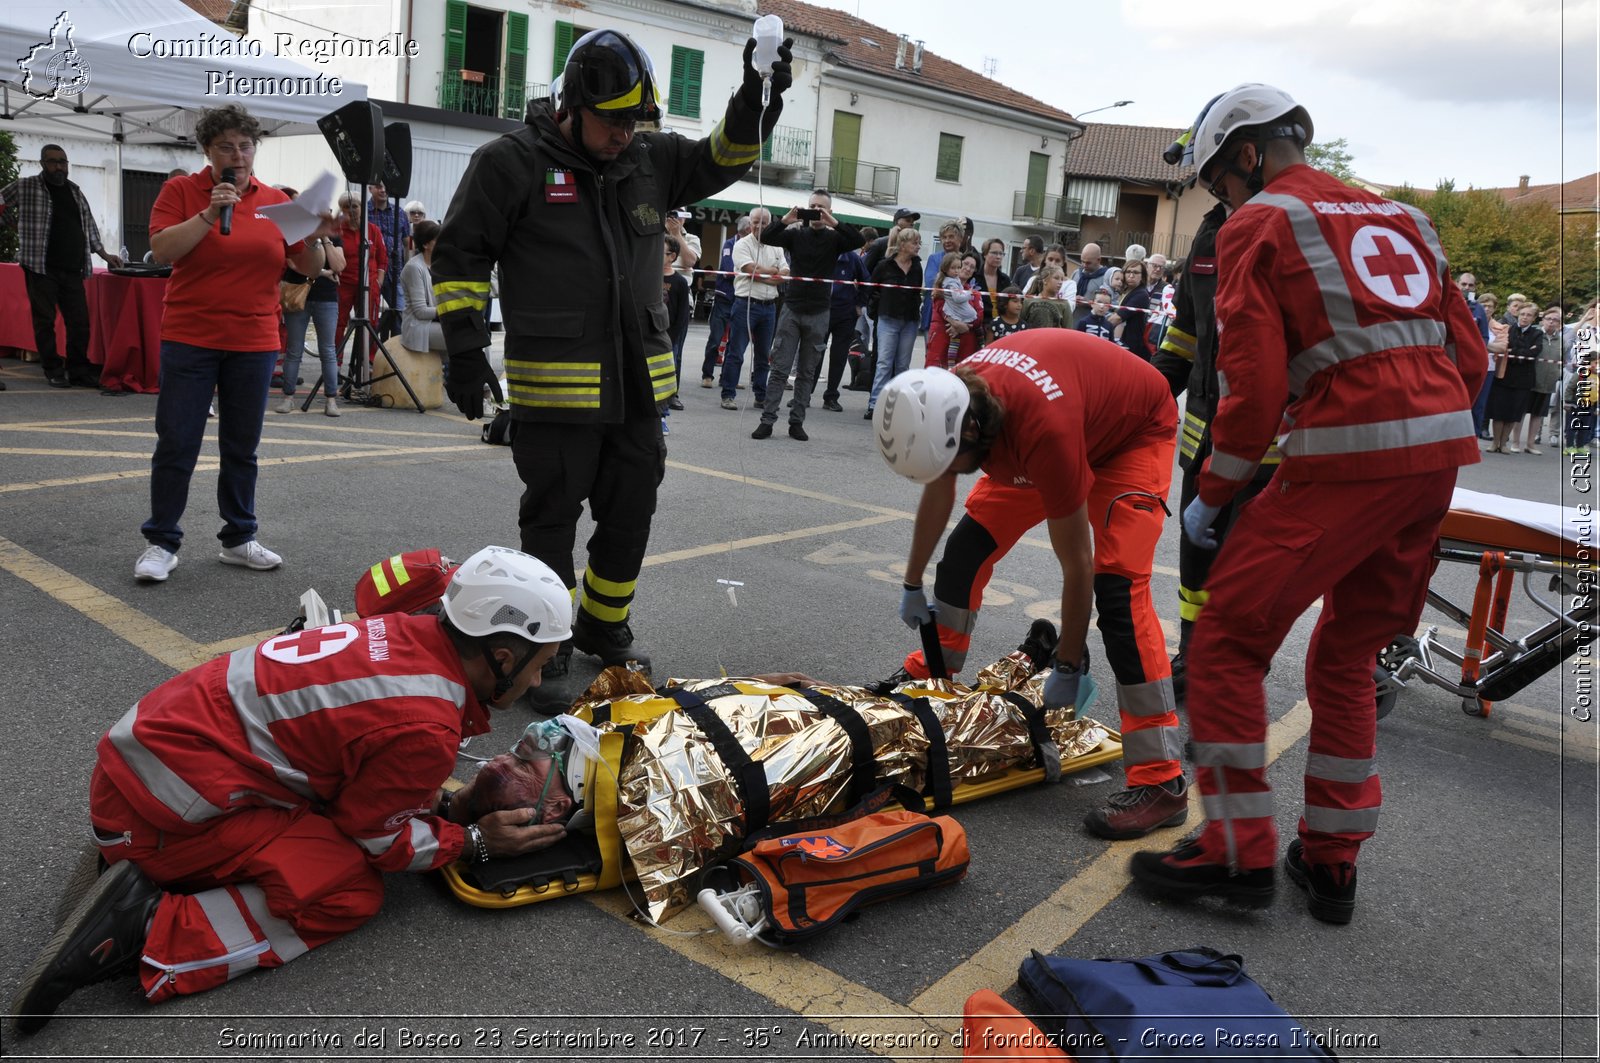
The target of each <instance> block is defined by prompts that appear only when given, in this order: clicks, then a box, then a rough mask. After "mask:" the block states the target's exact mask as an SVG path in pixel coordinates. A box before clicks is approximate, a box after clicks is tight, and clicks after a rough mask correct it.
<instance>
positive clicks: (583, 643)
mask: <svg viewBox="0 0 1600 1063" xmlns="http://www.w3.org/2000/svg"><path fill="white" fill-rule="evenodd" d="M572 645H573V646H574V647H576V648H577V649H578V650H579V651H580V652H582V653H587V654H588V655H589V656H591V657H598V658H600V663H601V664H603V665H605V666H606V667H607V668H609V667H611V666H612V665H615V664H621V665H626V664H628V663H629V662H630V661H631V662H634V663H635V664H636V665H637V666H638V667H639V668H640V669H642V670H643V671H644V672H645V673H647V674H648V673H649V671H650V654H649V653H648V652H647V651H646V650H645V648H644V647H643V646H642V645H640V644H639V643H637V642H635V641H634V640H633V628H631V627H629V626H628V622H627V621H626V620H619V621H618V622H616V623H614V624H607V623H605V622H603V621H600V620H596V619H595V618H594V617H592V616H590V615H589V614H588V613H586V612H584V611H583V609H582V608H581V607H580V608H579V609H578V615H577V618H576V619H574V620H573V622H572Z"/></svg>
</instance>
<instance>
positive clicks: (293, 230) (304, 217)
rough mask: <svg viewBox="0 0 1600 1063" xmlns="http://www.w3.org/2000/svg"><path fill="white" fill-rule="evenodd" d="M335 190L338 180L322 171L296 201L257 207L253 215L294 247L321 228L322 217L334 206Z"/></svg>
mask: <svg viewBox="0 0 1600 1063" xmlns="http://www.w3.org/2000/svg"><path fill="white" fill-rule="evenodd" d="M338 187H339V179H338V178H337V177H335V176H334V175H333V174H331V173H328V172H327V171H326V170H324V171H323V172H322V176H321V177H318V178H317V179H316V180H315V181H313V182H311V187H310V188H308V189H306V190H305V191H304V192H301V193H300V196H299V198H297V199H292V200H290V201H289V202H287V203H274V204H272V205H270V206H266V207H258V208H257V209H256V213H258V214H261V215H263V216H265V217H266V218H267V219H268V220H270V221H271V222H272V224H274V225H276V226H277V227H278V231H279V232H281V233H282V234H283V238H284V240H285V241H286V242H288V243H291V244H297V243H299V242H300V241H301V240H304V239H305V238H306V237H308V236H310V235H311V234H312V233H314V232H316V231H317V226H318V225H321V224H322V218H321V214H322V212H323V211H325V210H327V209H328V208H329V207H330V206H332V205H333V194H334V192H335V191H337V190H338Z"/></svg>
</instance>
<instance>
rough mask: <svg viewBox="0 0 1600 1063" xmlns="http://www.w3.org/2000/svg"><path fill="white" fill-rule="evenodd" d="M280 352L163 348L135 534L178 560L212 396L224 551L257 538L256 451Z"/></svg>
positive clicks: (166, 344)
mask: <svg viewBox="0 0 1600 1063" xmlns="http://www.w3.org/2000/svg"><path fill="white" fill-rule="evenodd" d="M277 361H278V352H277V351H219V350H216V349H215V348H212V347H195V346H192V345H190V344H187V343H178V342H177V341H175V340H162V341H161V380H160V386H161V394H160V396H159V397H158V398H157V399H156V451H155V454H154V455H153V456H152V457H151V459H150V519H149V520H147V521H145V522H144V524H143V525H142V526H141V527H140V529H139V530H140V531H141V532H142V533H144V537H145V538H146V539H147V540H149V541H150V542H151V543H152V544H154V545H156V546H159V547H162V548H164V549H167V550H171V551H172V552H173V553H176V552H177V550H178V547H179V546H180V545H181V544H182V543H183V528H182V526H181V525H179V523H178V522H179V521H180V520H182V519H183V511H184V509H185V508H186V507H187V506H188V504H189V480H190V478H191V477H193V476H194V464H195V460H196V459H197V458H199V456H200V444H201V441H202V440H203V438H204V436H205V431H206V410H207V408H208V407H209V406H210V405H211V393H212V391H213V389H214V390H215V391H216V395H217V449H218V451H219V452H220V453H221V457H222V467H221V468H220V469H219V470H218V472H217V513H218V515H219V516H221V517H222V521H223V525H222V530H221V531H220V532H218V533H217V538H218V539H221V540H222V545H223V546H238V545H239V544H240V543H247V542H249V541H250V540H251V539H254V538H255V537H256V512H255V510H256V446H257V444H259V443H260V442H261V422H262V421H263V420H264V418H265V416H266V412H267V392H268V391H270V390H271V389H272V369H273V366H274V365H276V364H277Z"/></svg>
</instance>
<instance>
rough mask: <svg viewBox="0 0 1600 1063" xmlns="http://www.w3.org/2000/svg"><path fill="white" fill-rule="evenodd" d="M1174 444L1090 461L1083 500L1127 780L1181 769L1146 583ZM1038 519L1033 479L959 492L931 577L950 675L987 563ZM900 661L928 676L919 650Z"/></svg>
mask: <svg viewBox="0 0 1600 1063" xmlns="http://www.w3.org/2000/svg"><path fill="white" fill-rule="evenodd" d="M1175 447H1176V439H1175V438H1173V437H1168V438H1167V439H1165V440H1153V441H1151V442H1149V443H1147V444H1145V445H1143V446H1140V447H1137V448H1135V449H1132V450H1128V451H1126V452H1124V453H1121V454H1117V455H1114V456H1113V457H1112V458H1110V459H1109V460H1107V461H1105V462H1103V463H1102V464H1101V465H1099V466H1096V467H1095V469H1094V477H1095V479H1094V486H1093V488H1091V490H1090V492H1089V500H1088V503H1087V505H1088V511H1089V519H1090V521H1091V522H1093V524H1094V600H1095V614H1096V620H1097V625H1098V627H1099V628H1100V636H1101V639H1102V640H1103V642H1104V645H1105V653H1106V660H1107V662H1108V663H1109V664H1110V665H1111V672H1112V674H1113V675H1114V676H1116V680H1117V709H1118V711H1119V712H1120V714H1121V717H1122V748H1123V757H1124V768H1125V771H1126V774H1127V778H1128V785H1130V786H1144V785H1150V784H1154V783H1162V782H1166V781H1168V780H1170V779H1175V778H1177V777H1178V776H1179V775H1181V774H1182V773H1183V766H1182V764H1181V763H1180V762H1179V759H1178V758H1179V756H1180V754H1181V752H1182V743H1181V742H1180V741H1179V739H1178V716H1177V713H1176V712H1175V711H1174V707H1175V702H1174V700H1173V695H1172V666H1171V664H1170V662H1169V661H1168V659H1167V640H1166V636H1165V634H1164V633H1163V632H1162V630H1161V622H1160V620H1158V619H1157V617H1156V603H1155V597H1154V596H1153V595H1152V594H1151V592H1150V570H1151V568H1152V567H1153V566H1154V564H1155V554H1156V544H1157V543H1158V542H1159V541H1160V539H1161V530H1162V526H1163V524H1164V523H1165V520H1166V507H1165V500H1166V497H1167V492H1168V491H1169V490H1170V489H1171V487H1172V454H1173V450H1174V449H1175ZM1043 520H1044V503H1043V500H1042V497H1041V496H1040V494H1039V492H1038V491H1035V490H1033V489H1032V488H1027V487H1010V486H1006V485H1003V484H999V483H996V482H995V481H994V480H991V479H990V478H989V477H988V476H983V477H981V478H980V479H979V480H978V482H977V483H976V484H975V485H974V486H973V488H972V491H971V493H969V494H968V495H967V502H966V514H965V515H964V516H963V517H962V518H961V520H960V521H959V522H958V523H957V525H956V527H955V530H954V531H952V532H951V533H950V536H949V538H948V539H946V540H945V546H944V554H943V556H941V557H940V558H939V565H938V568H937V569H936V571H935V573H934V581H933V599H934V605H935V607H936V608H937V610H938V616H937V618H936V619H937V624H938V628H939V645H940V647H941V649H942V650H943V651H944V659H945V667H946V669H947V670H948V671H949V672H950V674H951V675H955V674H956V673H957V672H959V671H960V670H961V668H962V667H963V666H964V665H965V664H966V658H967V651H968V650H969V649H970V648H971V646H972V632H973V630H974V629H975V628H976V627H977V622H978V611H979V608H980V607H981V605H982V604H983V591H984V588H985V587H987V586H988V584H989V580H990V578H991V577H992V576H993V575H994V566H995V563H996V562H998V561H999V560H1000V559H1001V558H1002V557H1004V556H1006V554H1008V553H1010V551H1011V548H1012V547H1013V546H1015V545H1016V543H1017V540H1018V539H1020V538H1022V536H1023V534H1024V533H1025V532H1027V531H1028V530H1029V529H1030V528H1033V527H1034V526H1036V525H1038V524H1040V523H1041V522H1043ZM905 667H906V671H908V672H909V673H911V674H912V675H913V676H917V677H921V678H926V677H927V676H928V664H927V662H926V661H925V660H924V659H923V654H922V651H921V650H916V651H914V652H913V653H911V654H910V655H909V656H907V657H906V661H905Z"/></svg>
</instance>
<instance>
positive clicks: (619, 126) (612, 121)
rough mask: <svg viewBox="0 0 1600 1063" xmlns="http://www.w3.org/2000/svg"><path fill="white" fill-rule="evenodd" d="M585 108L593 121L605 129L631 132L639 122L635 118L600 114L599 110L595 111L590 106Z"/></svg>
mask: <svg viewBox="0 0 1600 1063" xmlns="http://www.w3.org/2000/svg"><path fill="white" fill-rule="evenodd" d="M586 109H587V110H588V111H589V113H590V114H592V115H594V118H595V121H597V122H599V123H600V124H601V125H603V126H605V127H606V128H607V129H615V130H616V131H617V132H619V133H632V132H633V131H634V129H635V127H637V126H638V124H639V121H638V119H636V118H619V117H617V116H615V115H609V114H601V113H600V112H599V111H596V110H594V109H592V108H586Z"/></svg>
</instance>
